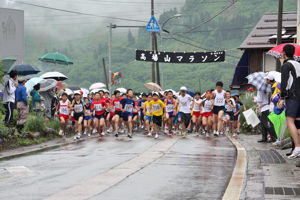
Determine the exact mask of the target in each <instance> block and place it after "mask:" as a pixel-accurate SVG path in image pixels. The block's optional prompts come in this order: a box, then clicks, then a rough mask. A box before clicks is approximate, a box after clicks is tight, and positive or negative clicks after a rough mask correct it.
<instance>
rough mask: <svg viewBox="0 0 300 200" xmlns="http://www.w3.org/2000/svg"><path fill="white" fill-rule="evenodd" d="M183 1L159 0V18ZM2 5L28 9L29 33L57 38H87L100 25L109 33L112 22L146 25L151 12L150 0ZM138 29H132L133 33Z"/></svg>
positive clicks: (21, 0) (28, 0)
mask: <svg viewBox="0 0 300 200" xmlns="http://www.w3.org/2000/svg"><path fill="white" fill-rule="evenodd" d="M29 4H32V5H29ZM183 4H184V0H164V1H163V2H162V1H158V0H156V2H155V16H156V17H157V18H158V17H159V15H160V14H161V13H162V12H163V11H164V10H169V9H173V8H174V7H177V8H178V9H180V7H181V6H182V5H183ZM0 6H1V7H6V8H12V9H20V10H24V11H25V12H24V13H25V31H26V32H27V33H28V32H29V33H37V34H42V35H47V36H50V37H51V38H56V39H57V40H66V39H73V38H81V37H86V36H88V35H89V34H90V33H92V32H93V31H95V30H96V29H97V28H98V29H99V30H100V31H105V32H108V29H107V28H106V26H107V25H108V24H109V23H110V22H112V23H115V24H117V25H119V26H121V25H126V26H127V25H129V26H131V25H135V26H136V25H139V26H145V25H146V24H147V22H148V21H149V19H150V14H151V1H150V0H143V1H141V0H16V1H15V2H14V1H10V0H4V1H1V0H0ZM46 7H48V8H46ZM55 9H59V10H55ZM63 10H64V11H63ZM67 11H69V12H67ZM74 12H75V13H74ZM110 17H111V18H110ZM112 18H122V19H123V20H122V19H112ZM126 19H128V20H126ZM130 20H138V21H130ZM141 21H142V22H141ZM98 29H97V30H98ZM135 30H137V29H132V32H133V34H134V33H135ZM127 31H128V30H126V29H118V30H116V31H114V34H120V33H121V34H120V35H122V33H127ZM124 35H126V34H124Z"/></svg>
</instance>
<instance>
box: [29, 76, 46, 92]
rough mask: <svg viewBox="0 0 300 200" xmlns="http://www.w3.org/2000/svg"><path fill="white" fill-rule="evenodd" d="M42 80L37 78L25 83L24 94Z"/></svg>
mask: <svg viewBox="0 0 300 200" xmlns="http://www.w3.org/2000/svg"><path fill="white" fill-rule="evenodd" d="M43 80H44V79H42V78H39V77H35V78H32V79H30V80H29V81H27V82H26V83H25V87H26V92H27V93H30V92H31V91H32V90H33V86H35V85H36V84H38V83H40V82H42V81H43Z"/></svg>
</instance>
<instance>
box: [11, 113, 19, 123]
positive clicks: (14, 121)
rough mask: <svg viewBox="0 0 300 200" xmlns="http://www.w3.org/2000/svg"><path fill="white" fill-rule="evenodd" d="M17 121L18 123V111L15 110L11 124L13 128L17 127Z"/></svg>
mask: <svg viewBox="0 0 300 200" xmlns="http://www.w3.org/2000/svg"><path fill="white" fill-rule="evenodd" d="M17 121H18V111H17V110H16V109H14V115H13V120H12V122H11V125H12V126H13V127H17Z"/></svg>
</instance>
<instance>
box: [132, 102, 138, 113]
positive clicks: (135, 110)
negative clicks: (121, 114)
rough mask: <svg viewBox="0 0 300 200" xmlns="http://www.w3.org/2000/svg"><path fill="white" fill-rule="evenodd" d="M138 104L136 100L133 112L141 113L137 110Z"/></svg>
mask: <svg viewBox="0 0 300 200" xmlns="http://www.w3.org/2000/svg"><path fill="white" fill-rule="evenodd" d="M137 105H138V102H135V108H133V109H132V113H139V111H138V110H137Z"/></svg>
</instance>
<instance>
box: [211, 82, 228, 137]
mask: <svg viewBox="0 0 300 200" xmlns="http://www.w3.org/2000/svg"><path fill="white" fill-rule="evenodd" d="M216 88H217V89H216V90H215V91H213V92H212V98H213V99H214V108H213V121H214V136H216V137H218V136H219V134H220V129H221V125H222V121H223V114H224V109H225V95H226V92H225V91H224V90H223V83H222V82H221V81H218V82H217V83H216Z"/></svg>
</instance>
